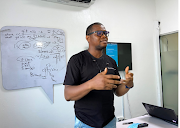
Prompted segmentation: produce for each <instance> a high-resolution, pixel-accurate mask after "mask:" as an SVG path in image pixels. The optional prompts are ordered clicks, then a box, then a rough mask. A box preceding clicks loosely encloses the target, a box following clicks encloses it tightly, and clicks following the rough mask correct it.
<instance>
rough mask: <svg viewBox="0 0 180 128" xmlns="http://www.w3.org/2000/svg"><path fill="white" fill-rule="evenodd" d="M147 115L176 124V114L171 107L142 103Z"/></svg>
mask: <svg viewBox="0 0 180 128" xmlns="http://www.w3.org/2000/svg"><path fill="white" fill-rule="evenodd" d="M142 104H143V105H144V107H145V109H146V111H147V112H148V114H149V115H151V116H153V117H157V118H160V119H162V120H164V121H166V122H168V123H171V124H174V125H176V126H178V116H177V115H176V113H175V112H174V110H172V109H168V108H163V107H159V106H155V105H151V104H147V103H142Z"/></svg>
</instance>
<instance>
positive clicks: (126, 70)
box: [125, 66, 129, 74]
mask: <svg viewBox="0 0 180 128" xmlns="http://www.w3.org/2000/svg"><path fill="white" fill-rule="evenodd" d="M128 72H129V66H127V67H126V68H125V73H126V74H128Z"/></svg>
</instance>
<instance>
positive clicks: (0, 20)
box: [0, 0, 176, 128]
mask: <svg viewBox="0 0 180 128" xmlns="http://www.w3.org/2000/svg"><path fill="white" fill-rule="evenodd" d="M172 8H173V7H172ZM155 14H156V13H155V1H153V0H126V1H125V0H97V1H96V2H95V3H94V4H93V5H92V6H91V7H90V8H81V7H73V6H67V5H61V4H55V3H51V2H45V1H41V0H6V1H0V28H1V27H3V26H32V27H46V28H59V29H63V30H64V31H65V34H66V53H67V60H68V59H69V58H70V57H71V56H72V55H73V54H75V53H77V52H79V51H81V50H84V49H86V48H87V47H88V43H87V42H86V40H85V30H86V27H87V26H88V25H89V24H91V23H93V22H96V21H98V22H102V23H103V24H104V25H105V27H106V29H107V30H109V31H110V37H109V41H111V42H112V41H114V42H128V43H132V61H133V70H132V72H133V73H134V86H135V87H134V88H133V89H131V90H130V91H129V92H128V96H129V101H130V107H131V113H132V116H133V117H135V116H139V115H142V114H144V113H146V112H145V109H144V108H143V106H142V104H141V102H148V103H152V104H158V102H159V101H158V93H157V92H158V90H157V86H158V83H156V81H157V78H156V68H155V66H156V64H155V57H154V56H155V54H154V45H153V25H154V23H153V22H154V20H156V16H155ZM175 20H176V19H175ZM0 81H1V83H0V84H1V85H0V104H1V105H0V127H1V128H32V127H33V128H40V127H43V128H71V127H73V124H74V110H73V103H74V102H72V101H71V102H67V101H65V99H64V92H63V91H64V86H63V85H62V84H59V85H55V86H54V104H51V102H50V101H49V99H48V97H47V96H46V94H45V93H44V91H43V90H42V89H41V88H40V87H37V88H28V89H22V90H14V91H7V90H5V89H4V88H3V86H2V75H0ZM115 105H116V108H115V109H116V115H117V116H121V115H122V113H121V98H115ZM126 109H127V108H126Z"/></svg>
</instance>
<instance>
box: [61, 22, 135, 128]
mask: <svg viewBox="0 0 180 128" xmlns="http://www.w3.org/2000/svg"><path fill="white" fill-rule="evenodd" d="M108 34H109V32H108V31H106V29H105V27H104V26H103V25H102V24H101V23H93V24H91V25H90V26H89V27H88V28H87V30H86V40H87V41H88V43H89V48H88V50H85V51H82V52H80V53H78V54H76V55H73V56H72V57H71V58H70V60H69V62H68V65H67V71H66V76H65V80H64V85H65V89H64V95H65V99H66V100H67V101H75V105H74V108H75V115H76V117H75V126H74V128H116V118H115V116H114V93H115V94H116V95H117V96H122V95H124V94H125V93H127V92H128V90H129V89H130V88H132V87H133V74H132V73H129V72H128V71H129V67H127V68H126V69H125V72H126V75H125V78H126V80H122V79H120V76H119V73H118V69H117V65H116V62H115V61H114V60H113V59H112V58H111V57H109V56H107V55H105V54H103V52H102V50H103V49H104V48H106V46H107V41H108Z"/></svg>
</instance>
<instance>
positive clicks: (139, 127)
mask: <svg viewBox="0 0 180 128" xmlns="http://www.w3.org/2000/svg"><path fill="white" fill-rule="evenodd" d="M147 126H148V124H147V123H141V124H139V125H138V128H142V127H147Z"/></svg>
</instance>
